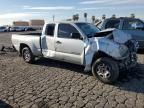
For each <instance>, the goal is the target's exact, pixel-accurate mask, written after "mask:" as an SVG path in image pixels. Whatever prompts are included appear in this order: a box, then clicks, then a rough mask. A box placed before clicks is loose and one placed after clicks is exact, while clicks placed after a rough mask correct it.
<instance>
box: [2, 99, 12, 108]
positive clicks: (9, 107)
mask: <svg viewBox="0 0 144 108" xmlns="http://www.w3.org/2000/svg"><path fill="white" fill-rule="evenodd" d="M0 108H13V107H12V106H10V105H9V104H7V103H5V102H4V101H2V100H0Z"/></svg>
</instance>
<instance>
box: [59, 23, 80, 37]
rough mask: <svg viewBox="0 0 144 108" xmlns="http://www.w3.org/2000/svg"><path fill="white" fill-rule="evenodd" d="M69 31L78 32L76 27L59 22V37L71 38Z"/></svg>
mask: <svg viewBox="0 0 144 108" xmlns="http://www.w3.org/2000/svg"><path fill="white" fill-rule="evenodd" d="M71 33H78V31H77V29H76V28H75V27H73V26H72V25H70V24H59V27H58V37H59V38H72V37H71Z"/></svg>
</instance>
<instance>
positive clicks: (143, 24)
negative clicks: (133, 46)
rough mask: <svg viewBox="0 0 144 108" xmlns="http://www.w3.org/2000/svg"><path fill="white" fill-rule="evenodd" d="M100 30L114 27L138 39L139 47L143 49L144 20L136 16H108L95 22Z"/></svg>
mask: <svg viewBox="0 0 144 108" xmlns="http://www.w3.org/2000/svg"><path fill="white" fill-rule="evenodd" d="M96 26H97V27H98V28H100V29H101V30H104V29H109V28H116V29H120V30H122V31H124V32H126V33H128V34H131V36H132V39H134V40H136V41H138V43H139V49H144V21H142V20H140V19H137V18H127V17H121V18H109V19H105V20H103V21H101V22H99V23H97V24H96Z"/></svg>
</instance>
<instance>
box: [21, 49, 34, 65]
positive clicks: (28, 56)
mask: <svg viewBox="0 0 144 108" xmlns="http://www.w3.org/2000/svg"><path fill="white" fill-rule="evenodd" d="M22 57H23V59H24V61H25V62H26V63H34V61H35V57H34V55H33V54H32V52H31V50H30V48H28V47H25V48H23V49H22Z"/></svg>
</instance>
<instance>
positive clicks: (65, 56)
mask: <svg viewBox="0 0 144 108" xmlns="http://www.w3.org/2000/svg"><path fill="white" fill-rule="evenodd" d="M72 33H73V34H80V33H79V31H78V30H77V29H76V28H75V27H74V26H73V25H71V24H59V26H58V34H57V38H56V40H55V47H56V57H57V58H58V59H61V60H63V61H68V62H71V63H76V64H83V54H84V42H83V40H82V39H80V38H76V37H75V38H73V37H72Z"/></svg>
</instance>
